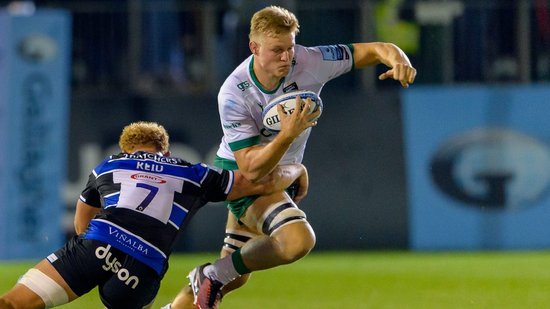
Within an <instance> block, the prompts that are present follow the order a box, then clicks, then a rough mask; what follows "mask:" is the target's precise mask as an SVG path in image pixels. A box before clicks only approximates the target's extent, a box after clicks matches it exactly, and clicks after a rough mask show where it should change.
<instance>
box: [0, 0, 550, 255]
mask: <svg viewBox="0 0 550 309" xmlns="http://www.w3.org/2000/svg"><path fill="white" fill-rule="evenodd" d="M9 3H10V2H8V1H0V6H2V8H3V9H4V10H5V11H6V12H7V10H8V4H9ZM265 4H282V5H285V6H287V7H289V8H290V9H292V10H293V11H294V12H295V13H296V15H297V17H298V18H299V20H300V23H301V31H300V34H299V36H298V37H297V43H299V44H303V45H323V44H335V43H349V42H359V41H389V42H394V43H396V44H398V45H399V46H401V47H402V48H403V49H405V51H406V52H407V54H408V55H409V56H410V58H411V61H412V63H413V65H414V66H415V67H416V68H417V70H418V76H417V80H416V83H415V84H414V85H413V86H412V87H411V88H410V89H408V90H402V89H401V88H400V87H399V85H397V84H396V83H395V82H392V81H378V80H377V79H376V76H377V73H379V72H381V70H382V69H383V68H382V67H377V68H374V69H368V70H363V71H355V72H352V73H350V74H347V75H346V76H343V77H340V78H338V79H336V80H334V81H331V82H330V83H328V84H327V86H325V88H324V90H323V93H322V96H323V100H324V102H325V113H324V114H323V117H322V119H321V121H320V123H319V126H318V127H316V128H315V129H314V132H313V134H312V136H311V139H310V141H309V145H308V151H307V152H306V158H305V161H304V163H305V164H306V166H308V168H309V172H310V179H311V188H310V192H309V196H308V198H307V200H305V201H304V202H303V204H302V207H303V208H304V209H305V210H306V212H307V214H308V218H309V220H310V222H311V223H312V225H313V226H314V228H315V230H316V233H317V236H318V244H317V248H316V250H318V251H325V250H370V249H399V250H402V249H437V250H448V249H453V250H455V249H458V250H462V249H467V250H471V249H518V248H519V249H546V248H548V246H550V240H549V239H550V237H546V236H548V235H547V233H548V231H547V229H545V228H544V227H543V226H542V225H543V223H542V222H534V221H536V220H537V219H538V220H541V221H543V219H544V218H545V216H546V215H547V214H548V209H547V208H548V207H550V205H548V203H547V200H546V199H547V195H546V192H547V191H548V190H547V189H548V186H547V185H548V176H547V173H548V172H542V174H543V175H540V173H539V174H537V175H535V176H533V173H535V172H536V171H537V170H538V171H541V170H546V168H547V167H548V165H547V164H548V160H547V158H548V156H549V153H550V152H549V151H548V148H547V147H548V146H547V144H548V142H549V140H548V134H547V132H548V130H547V129H548V128H549V127H548V124H547V123H545V121H544V119H543V118H541V116H543V115H545V112H546V107H545V106H544V103H547V101H548V96H546V94H547V92H546V91H547V90H546V88H547V83H548V81H549V79H550V53H549V50H550V49H549V45H550V22H549V19H548V14H549V10H548V1H538V0H534V1H527V0H519V1H435V0H433V1H408V0H402V1H399V0H394V1H390V0H387V1H386V0H380V1H368V0H365V1H350V0H343V1H338V2H334V1H322V0H319V1H315V2H310V1H298V0H295V1H292V0H289V1H272V2H267V1H246V0H242V1H221V0H219V1H213V0H212V1H169V0H167V1H161V0H158V1H153V0H149V1H147V0H141V1H137V0H136V1H131V0H128V1H122V0H121V1H115V0H113V1H106V0H105V1H35V2H19V3H18V9H17V10H23V11H25V10H27V11H28V10H30V11H32V10H36V12H40V11H42V10H44V11H47V10H49V9H57V10H63V11H64V12H67V13H68V14H69V15H70V24H71V27H70V29H68V30H69V32H68V33H69V34H70V38H69V39H67V43H68V44H69V50H70V54H71V56H70V57H69V59H67V60H68V63H69V72H70V73H69V81H68V82H69V84H68V86H69V90H68V91H67V97H68V99H69V106H68V112H67V115H66V117H65V118H64V119H62V121H63V122H64V123H66V136H67V138H61V139H57V140H55V142H56V143H60V145H61V146H62V148H63V149H65V150H66V156H67V159H66V161H63V162H66V166H65V167H63V168H61V167H60V168H59V172H60V173H61V176H60V177H61V183H60V186H59V188H57V189H58V190H59V200H60V202H59V203H53V205H49V207H54V208H56V209H62V212H60V214H61V215H60V217H59V218H56V217H55V216H52V215H51V214H50V213H46V212H40V210H37V214H36V217H35V218H34V220H36V222H34V224H35V226H39V225H41V224H43V225H48V226H50V227H53V228H54V229H55V230H56V231H58V232H59V234H60V235H61V234H62V235H64V236H68V235H70V234H71V229H72V211H73V208H74V202H75V200H76V198H77V197H78V195H79V192H80V190H81V188H82V186H83V185H84V184H85V181H86V178H87V175H88V173H89V171H90V169H91V168H92V167H93V165H94V164H95V163H97V162H98V161H99V160H100V159H101V158H102V157H103V156H104V155H107V154H111V153H113V152H114V151H115V149H116V148H114V147H116V142H117V139H118V134H119V132H120V130H121V128H122V126H124V125H125V124H127V123H129V122H131V121H136V120H152V121H158V122H160V123H162V124H164V125H165V126H166V127H167V129H168V130H169V132H170V133H171V140H172V143H173V147H174V148H173V150H174V151H173V152H174V153H175V154H176V155H180V156H183V157H185V158H187V159H189V160H190V161H208V162H210V161H211V159H212V158H213V151H214V150H215V148H216V146H217V144H218V142H219V139H220V137H221V130H220V128H219V124H218V117H217V107H216V94H217V89H218V87H219V85H220V84H221V82H222V80H223V78H224V76H226V75H227V74H228V73H229V71H230V70H231V69H232V68H233V67H234V66H235V65H236V64H237V63H239V62H240V60H241V59H243V58H244V57H245V56H246V55H247V53H248V51H247V41H246V33H247V24H248V20H249V16H250V14H251V12H253V11H255V10H256V9H258V8H261V7H263V6H264V5H265ZM13 7H14V5H13V3H12V6H11V8H12V9H13ZM33 7H34V8H33ZM8 18H9V17H8ZM28 18H33V16H32V15H30V16H28ZM37 29H39V28H37ZM1 31H5V30H3V29H0V32H1ZM2 44H7V43H6V42H2V43H0V47H4V48H5V46H6V45H2ZM4 55H5V54H4ZM10 69H12V68H11V67H10V66H8V65H7V64H6V61H4V62H2V61H0V71H3V72H0V76H3V77H4V78H3V79H2V78H0V81H1V82H6V80H7V78H6V76H5V75H7V74H10V73H11V72H9V70H10ZM0 89H3V88H1V87H0ZM472 91H474V92H476V91H480V92H481V93H482V94H481V95H477V96H476V95H471V92H472ZM6 93H7V92H6ZM432 93H440V95H439V96H432V95H431V94H432ZM483 93H488V95H484V94H483ZM9 95H13V96H18V95H20V94H17V93H15V94H12V93H10V94H9ZM0 96H2V98H1V100H2V101H1V102H2V104H4V105H8V104H9V103H8V102H9V101H10V100H11V99H12V98H11V97H8V96H7V95H6V94H5V93H0ZM487 97H490V98H487ZM462 98H468V99H464V100H462ZM472 100H473V101H472ZM476 100H478V101H476ZM472 102H474V103H478V104H474V106H486V105H487V107H486V108H484V109H483V110H482V111H480V113H482V114H484V115H486V117H484V118H483V117H482V119H481V120H479V121H477V122H474V123H472V124H471V126H470V127H469V126H466V127H465V128H464V127H460V126H454V127H453V129H451V130H450V131H448V132H447V131H445V132H446V134H447V135H446V136H443V137H441V140H434V141H431V142H430V141H428V142H426V141H425V140H424V139H423V137H422V136H415V135H414V134H413V133H414V132H424V133H426V134H429V133H430V130H432V132H438V131H440V130H442V129H443V128H445V127H446V126H447V125H449V123H451V122H452V121H456V122H457V123H459V124H463V123H468V121H469V119H470V118H469V117H471V116H472V114H475V112H473V110H472V106H471V105H469V104H463V103H472ZM439 103H440V104H439ZM425 104H427V105H425ZM430 104H431V105H430ZM521 104H527V105H528V106H530V113H527V114H522V113H519V112H518V113H516V112H515V111H516V109H515V108H514V106H516V105H521ZM430 108H434V109H430ZM473 109H474V110H475V107H474V108H473ZM414 110H420V111H422V112H418V113H416V114H415V113H414ZM520 110H521V108H520ZM5 111H6V109H4V110H0V112H4V113H5ZM405 111H411V112H410V113H405ZM430 111H431V113H430ZM503 111H504V112H503ZM495 115H496V116H495ZM3 117H4V118H3V119H7V118H9V117H10V115H8V114H4V115H3ZM0 119H2V118H0ZM434 120H439V121H440V122H437V121H435V122H434ZM447 120H448V121H447ZM423 125H424V126H423ZM495 125H496V126H498V127H499V128H502V127H505V128H508V127H510V128H512V129H514V130H518V131H519V132H523V133H525V134H524V135H521V136H520V137H519V140H520V141H519V142H518V140H517V139H514V138H512V139H511V141H510V140H509V139H504V140H502V139H498V138H497V140H498V141H497V144H498V143H500V144H499V145H500V146H502V144H505V145H506V146H502V147H504V148H498V147H497V146H495V147H497V148H498V149H499V150H502V151H504V153H505V154H508V153H511V154H510V155H509V156H508V155H504V156H503V157H505V158H502V157H500V156H497V158H496V159H497V160H496V161H499V162H504V163H502V165H501V166H500V167H499V166H497V167H495V166H493V165H491V162H493V161H494V160H492V159H495V157H494V156H493V157H490V158H489V159H487V160H486V161H484V162H486V163H487V165H488V166H489V167H488V168H487V169H488V170H490V172H495V169H496V170H498V169H499V168H500V170H498V171H497V172H502V168H504V169H505V172H507V173H512V174H513V175H516V174H517V175H520V176H521V177H523V178H526V180H525V181H524V182H522V185H523V186H524V187H523V188H529V187H530V186H532V185H533V184H534V183H537V188H538V189H537V190H538V191H537V192H535V193H533V194H532V195H529V196H527V197H525V196H520V197H518V198H515V199H514V198H511V197H510V196H511V195H513V194H516V195H517V194H519V195H521V194H520V193H518V190H519V191H521V190H520V189H521V188H520V189H517V188H516V187H517V186H515V187H514V186H511V187H507V186H505V185H504V186H502V187H501V189H502V190H501V191H502V192H500V199H498V198H496V200H495V199H494V197H489V199H485V200H483V199H482V200H479V199H475V198H473V199H472V198H464V196H462V197H460V196H459V197H458V198H457V197H456V194H455V195H453V192H450V193H449V191H448V190H447V191H446V190H445V189H444V188H443V189H442V187H441V184H438V183H437V181H435V180H430V178H429V177H427V176H426V175H428V176H429V175H430V171H431V168H432V167H433V166H427V165H425V164H424V161H430V160H432V159H433V157H434V156H435V153H436V151H435V150H437V149H439V147H441V145H443V144H445V142H447V141H449V140H451V141H452V139H453V138H454V137H456V136H457V135H460V134H462V133H465V132H466V133H467V132H469V130H470V129H472V128H480V127H481V128H492V127H494V126H495ZM526 126H527V129H525V128H526ZM532 126H534V127H535V128H532V129H531V127H532ZM15 130H17V128H4V127H3V132H2V133H0V134H1V135H3V136H7V135H13V134H24V133H18V132H14V131H15ZM62 134H63V133H62ZM499 136H500V135H499ZM532 138H535V139H536V143H535V144H536V145H535V146H536V147H535V146H533V147H535V148H536V149H535V152H536V156H535V158H534V159H533V157H530V154H531V153H530V152H528V151H527V152H519V153H517V152H515V150H517V149H518V147H519V148H521V149H524V148H523V147H524V143H523V141H524V140H525V139H532ZM6 140H7V139H6V138H4V139H2V138H0V142H2V144H0V152H3V153H7V152H10V151H12V149H10V145H9V144H7V143H6V142H5V141H6ZM34 142H35V143H40V141H39V140H38V141H34ZM416 142H418V143H419V144H414V143H416ZM483 142H486V143H487V145H488V146H487V147H488V148H491V147H492V146H494V143H492V140H489V141H487V140H482V141H481V143H482V144H483ZM411 143H412V144H411ZM429 143H432V144H429ZM510 143H512V144H510ZM513 143H516V144H513ZM427 144H429V145H427ZM426 145H427V146H426ZM476 145H478V146H479V144H476ZM529 145H531V144H529ZM27 146H28V147H35V148H36V147H38V146H37V145H31V146H29V145H27ZM531 146H532V145H531ZM423 147H424V148H426V147H427V148H429V150H430V151H431V153H428V154H427V155H426V154H425V153H423V154H417V153H416V152H415V151H416V150H417V149H423ZM430 147H431V148H430ZM529 147H530V146H529ZM481 148H483V146H482V147H481ZM491 149H493V148H491ZM528 149H530V148H528ZM479 151H480V152H483V151H484V150H479ZM428 152H429V151H428ZM489 152H490V151H489ZM497 152H498V151H497ZM499 153H500V152H499ZM12 155H13V157H14V158H17V157H18V154H17V153H15V154H12ZM421 155H425V156H428V157H427V159H426V160H422V159H418V156H421ZM518 156H520V159H521V160H520V161H525V160H527V161H528V162H530V164H527V163H526V164H527V166H526V165H525V164H524V165H514V164H512V163H510V159H509V158H510V157H511V158H513V159H517V158H518ZM526 158H527V159H526ZM415 160H416V161H415ZM511 161H513V160H511ZM4 164H8V163H6V162H4ZM46 164H47V162H46ZM480 164H481V163H479V161H476V162H475V164H473V165H472V166H474V168H477V169H480V170H483V168H484V166H483V165H481V166H480ZM537 164H538V165H537ZM5 166H7V165H5ZM503 166H504V167H503ZM484 171H486V170H484ZM525 175H527V176H525ZM413 176H414V177H413ZM455 176H456V175H455ZM0 177H2V179H0V184H1V185H3V186H5V187H3V189H2V190H0V194H2V192H3V193H4V194H3V195H0V202H1V203H2V205H1V206H0V209H4V210H3V211H2V213H0V220H3V222H13V221H14V220H16V219H17V218H14V216H10V215H8V214H9V211H8V209H10V208H17V207H18V205H17V203H12V200H10V198H12V196H11V195H9V194H7V189H5V188H6V187H7V183H8V182H9V181H10V179H12V175H9V174H8V173H3V174H0ZM426 177H427V178H426ZM456 177H458V176H456ZM465 177H466V176H465ZM518 177H519V176H518ZM523 178H522V179H523ZM434 179H435V178H434ZM426 181H427V183H426V184H425V186H424V187H422V188H418V186H415V185H416V184H422V183H423V182H426ZM460 181H464V182H468V179H466V180H464V179H461V180H460ZM460 181H458V182H460ZM541 183H542V184H541ZM485 184H487V183H485ZM482 185H483V184H481V187H479V186H480V185H479V184H478V187H476V188H474V189H471V188H469V187H467V185H464V186H465V187H464V188H462V189H464V190H466V191H468V190H471V192H470V191H468V192H466V193H465V195H468V194H474V193H476V194H479V190H482V191H483V190H487V188H485V189H484V188H483V186H482ZM539 187H540V188H539ZM506 190H510V192H508V191H506ZM21 191H22V192H26V193H25V194H29V190H27V189H26V188H24V190H21ZM472 192H474V193H472ZM454 193H456V192H454ZM56 194H57V193H56ZM474 195H475V194H474ZM481 195H483V192H481ZM419 196H420V197H419ZM422 196H424V197H426V199H424V200H423V199H422V198H421V197H422ZM430 196H435V197H434V198H433V199H430V198H429V197H430ZM37 198H38V199H40V196H37ZM518 199H519V202H517V203H516V202H515V201H517V200H518ZM510 200H512V201H513V202H510ZM434 201H436V202H434ZM40 202H41V203H44V201H40ZM46 202H47V201H46ZM47 203H48V202H47ZM425 203H427V204H430V207H431V206H433V207H434V208H433V209H431V208H423V207H422V205H421V204H425ZM431 203H433V204H431ZM50 204H52V203H50ZM518 204H519V206H518ZM216 206H217V207H206V208H204V210H203V211H201V212H200V213H199V214H198V215H197V218H196V219H195V220H194V222H193V223H192V225H191V226H190V227H189V229H188V230H187V233H186V234H185V235H184V236H183V237H182V238H181V239H180V241H179V242H178V245H177V251H182V252H191V251H200V252H212V251H216V250H218V248H219V245H220V242H221V236H220V235H222V233H223V225H224V222H225V216H226V211H225V210H224V208H223V207H222V205H220V204H218V205H216ZM518 208H520V209H519V210H518ZM463 217H464V218H465V219H464V220H465V221H461V220H462V219H461V218H463ZM442 218H443V219H444V220H449V222H446V221H441V220H443V219H442ZM438 220H439V221H438ZM456 222H459V224H460V226H459V227H455V228H454V229H450V228H449V227H451V226H452V225H453V223H456ZM463 222H466V223H464V224H463ZM472 222H473V223H472ZM21 224H25V223H21ZM469 224H472V226H471V225H469ZM0 225H2V223H0ZM432 228H433V229H432ZM460 228H463V229H464V230H460ZM449 230H451V231H449ZM468 230H469V231H468ZM526 230H527V232H526ZM472 231H474V232H473V235H472ZM1 234H2V237H1V239H0V240H1V242H0V248H2V251H3V252H6V250H7V251H9V250H10V248H13V246H15V244H14V241H13V240H14V237H16V235H12V234H10V231H8V230H6V229H4V230H2V233H1ZM426 234H432V235H433V234H437V235H438V237H437V239H432V238H430V237H429V236H427V237H426V236H425V235H426ZM34 235H36V237H35V238H34V239H26V241H28V242H30V243H31V244H32V242H36V243H41V244H44V243H46V244H47V246H46V247H45V248H44V249H41V250H29V251H28V252H27V256H25V255H24V254H23V256H21V255H18V256H17V258H22V257H23V258H24V257H28V258H37V257H41V256H43V255H44V254H46V253H48V252H49V251H50V249H54V248H56V247H57V246H58V245H59V244H58V243H55V241H45V238H44V237H42V236H41V235H40V233H35V234H34ZM514 235H518V236H517V237H515V236H514ZM49 247H51V248H49ZM4 257H5V258H7V259H10V258H12V256H10V255H9V254H7V253H4Z"/></svg>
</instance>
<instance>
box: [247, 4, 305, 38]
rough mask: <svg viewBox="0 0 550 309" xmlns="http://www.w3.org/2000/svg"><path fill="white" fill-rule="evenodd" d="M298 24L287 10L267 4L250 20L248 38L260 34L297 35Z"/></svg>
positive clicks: (271, 35) (274, 35)
mask: <svg viewBox="0 0 550 309" xmlns="http://www.w3.org/2000/svg"><path fill="white" fill-rule="evenodd" d="M299 31H300V24H299V23H298V19H297V18H296V16H295V15H294V14H293V13H292V12H290V11H289V10H287V9H285V8H282V7H279V6H274V5H272V6H268V7H266V8H264V9H261V10H259V11H258V12H256V13H255V14H254V15H253V16H252V19H251V20H250V34H249V35H248V37H249V38H250V40H255V39H258V38H259V37H260V36H262V35H263V36H268V37H277V36H278V35H280V34H287V33H292V34H294V35H297V34H298V32H299Z"/></svg>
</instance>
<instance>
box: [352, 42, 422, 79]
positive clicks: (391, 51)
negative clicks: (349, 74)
mask: <svg viewBox="0 0 550 309" xmlns="http://www.w3.org/2000/svg"><path fill="white" fill-rule="evenodd" d="M353 58H354V65H355V67H356V68H364V67H366V66H372V65H376V64H380V63H382V64H385V65H386V66H388V67H389V70H387V71H386V72H384V73H382V74H380V76H379V77H378V78H379V79H380V80H384V79H387V78H391V79H394V80H396V81H398V82H400V83H401V86H403V87H404V88H408V87H409V84H412V83H413V82H414V79H415V77H416V69H415V68H414V67H413V66H412V64H411V62H410V60H409V58H408V57H407V55H406V54H405V52H403V51H402V50H401V49H400V48H399V47H398V46H397V45H395V44H392V43H383V42H373V43H355V44H353Z"/></svg>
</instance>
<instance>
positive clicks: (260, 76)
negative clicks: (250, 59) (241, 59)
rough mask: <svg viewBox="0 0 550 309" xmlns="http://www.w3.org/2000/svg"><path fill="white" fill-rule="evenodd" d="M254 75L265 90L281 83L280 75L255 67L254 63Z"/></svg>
mask: <svg viewBox="0 0 550 309" xmlns="http://www.w3.org/2000/svg"><path fill="white" fill-rule="evenodd" d="M253 70H254V75H255V76H256V79H257V80H258V82H259V83H260V85H261V86H262V87H263V88H264V89H265V90H267V91H272V90H275V89H276V88H277V87H279V85H280V83H281V77H279V76H275V75H272V74H269V73H267V72H265V71H263V70H262V69H261V68H259V67H257V66H256V64H255V63H254V66H253Z"/></svg>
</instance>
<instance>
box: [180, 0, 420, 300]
mask: <svg viewBox="0 0 550 309" xmlns="http://www.w3.org/2000/svg"><path fill="white" fill-rule="evenodd" d="M298 32H299V24H298V20H297V19H296V17H295V15H294V14H293V13H292V12H289V11H288V10H286V9H284V8H281V7H277V6H269V7H266V8H264V9H262V10H260V11H258V12H256V13H255V14H254V15H253V16H252V19H251V25H250V33H249V38H250V41H249V48H250V51H251V53H252V55H250V56H249V57H248V58H247V59H246V60H244V61H243V62H242V63H241V64H240V65H239V66H238V67H237V68H236V69H235V70H234V71H233V72H232V73H231V75H229V77H228V78H227V79H226V80H225V82H224V84H223V85H222V87H221V89H220V92H219V94H218V108H219V115H220V119H221V123H222V127H223V128H222V129H223V133H224V136H223V138H222V141H221V144H220V147H219V150H218V152H217V158H216V162H215V164H216V165H217V166H218V167H223V168H228V169H235V170H236V169H237V168H238V170H239V171H241V172H242V173H243V175H244V176H245V177H246V178H247V179H249V180H250V181H252V182H254V181H257V180H258V179H261V178H262V177H263V176H264V175H266V174H268V173H269V172H270V171H272V170H273V169H274V168H275V167H276V166H277V165H278V164H289V163H299V162H301V161H302V158H303V155H304V151H305V147H306V142H307V139H308V137H309V134H310V131H311V129H307V130H306V131H305V132H304V133H303V134H301V135H299V136H298V137H297V138H295V139H290V138H288V136H287V135H286V134H284V132H285V131H284V129H283V130H282V131H281V132H279V133H278V134H273V133H270V132H269V131H267V130H266V129H265V128H264V127H263V124H262V117H261V114H262V109H263V108H264V107H265V106H266V105H267V104H268V103H269V102H270V101H271V100H272V99H273V98H275V97H277V96H279V95H281V94H283V93H285V92H288V91H292V90H309V91H313V92H316V93H317V94H319V93H320V92H321V89H322V88H323V86H324V85H325V83H326V82H328V81H330V80H332V79H334V78H336V77H338V76H340V75H342V74H344V73H347V72H349V71H351V70H352V69H361V68H364V67H367V66H373V65H376V64H380V63H381V64H384V65H386V66H387V67H389V68H388V70H387V71H386V72H384V73H383V74H381V75H380V76H379V79H381V80H383V79H387V78H391V79H394V80H396V81H398V82H400V83H401V85H402V86H403V87H405V88H407V87H409V84H411V83H413V82H414V79H415V76H416V70H415V68H414V67H413V66H412V65H411V63H410V61H409V59H408V57H407V56H406V55H405V53H404V52H403V51H402V50H401V49H400V48H399V47H397V46H396V45H394V44H391V43H382V42H373V43H354V44H347V45H346V44H336V45H328V46H315V47H305V46H302V45H298V44H296V42H295V38H296V35H297V34H298ZM325 104H326V102H325ZM297 105H298V106H299V104H297ZM282 125H283V126H284V123H283V124H282ZM228 208H229V216H228V219H227V225H226V235H225V240H224V245H223V247H222V250H221V258H220V259H219V260H217V261H216V262H215V263H214V264H212V265H209V264H206V265H202V266H199V267H197V268H195V269H194V270H193V271H191V273H190V275H189V279H190V287H185V288H184V289H183V290H182V291H181V292H180V293H179V294H178V296H177V297H176V299H175V300H174V302H173V303H172V308H190V307H192V304H191V302H192V301H194V302H195V304H196V306H197V307H198V308H203V309H204V308H216V307H217V305H218V303H219V301H220V299H221V297H222V295H225V294H227V293H228V292H229V291H231V290H233V289H235V288H238V287H240V286H242V285H243V284H244V283H245V282H246V281H247V280H248V278H249V275H250V272H252V271H256V270H262V269H267V268H272V267H276V266H278V265H283V264H288V263H292V262H294V261H296V260H298V259H300V258H302V257H303V256H305V255H306V254H308V253H309V251H310V250H311V249H312V248H313V246H314V244H315V234H314V232H313V229H312V228H311V226H310V224H309V223H308V222H307V220H306V215H305V213H304V212H303V211H302V210H300V209H299V208H298V207H297V205H296V203H295V201H293V200H292V198H291V197H290V196H289V195H288V194H285V193H277V194H274V195H271V196H265V197H263V196H262V197H258V196H248V197H246V198H243V199H240V200H238V201H232V202H230V203H228ZM191 293H193V294H194V295H191ZM192 297H193V298H194V299H193V300H191V298H192Z"/></svg>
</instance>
